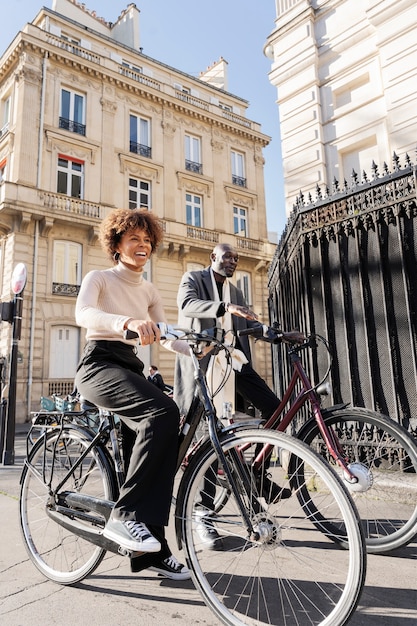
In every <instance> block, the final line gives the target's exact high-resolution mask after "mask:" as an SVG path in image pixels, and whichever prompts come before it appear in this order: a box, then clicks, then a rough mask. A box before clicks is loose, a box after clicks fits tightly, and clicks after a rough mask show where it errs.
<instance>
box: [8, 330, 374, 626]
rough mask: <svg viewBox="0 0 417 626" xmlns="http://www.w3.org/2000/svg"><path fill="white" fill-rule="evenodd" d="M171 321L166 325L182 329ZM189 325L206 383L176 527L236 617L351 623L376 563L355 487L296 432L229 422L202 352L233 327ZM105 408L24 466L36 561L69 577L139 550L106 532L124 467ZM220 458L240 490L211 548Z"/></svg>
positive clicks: (209, 591)
mask: <svg viewBox="0 0 417 626" xmlns="http://www.w3.org/2000/svg"><path fill="white" fill-rule="evenodd" d="M168 330H170V329H165V331H164V332H163V333H162V334H163V336H165V337H166V338H174V337H173V335H172V334H170V333H169V332H168ZM171 330H172V329H171ZM178 336H181V338H182V339H184V340H185V341H187V342H188V344H189V346H190V357H191V358H192V359H193V364H194V368H195V376H196V381H197V388H198V395H196V397H195V398H194V401H193V404H192V407H191V408H190V411H189V412H188V414H187V416H186V419H185V420H184V422H183V423H182V424H181V430H180V433H179V452H178V467H180V466H181V463H182V461H183V459H184V458H185V456H186V455H187V453H188V463H187V466H186V468H185V470H184V472H183V474H182V475H181V477H180V483H179V487H178V491H177V499H176V508H175V527H176V534H177V538H178V542H179V546H180V547H183V548H184V549H185V551H186V556H187V563H188V566H189V567H190V569H191V572H192V577H193V581H194V583H195V585H196V587H197V589H198V590H199V591H200V592H201V594H202V596H203V598H204V600H205V602H206V603H207V605H208V606H209V607H210V608H211V609H212V611H213V612H214V613H215V615H216V616H217V617H218V618H219V619H220V620H221V621H222V622H223V623H225V624H233V625H240V624H250V625H254V626H255V625H256V626H258V625H259V626H260V625H264V624H265V625H266V624H286V626H296V625H299V624H300V623H303V624H305V623H306V619H308V623H309V624H311V625H316V626H318V625H322V626H338V625H342V624H346V623H347V621H348V620H349V618H350V616H351V615H352V613H353V612H354V610H355V608H356V606H357V603H358V601H359V597H360V593H361V590H362V587H363V584H364V580H365V572H366V549H365V544H364V535H363V532H362V529H361V524H360V522H359V519H358V513H357V510H356V507H355V505H354V504H353V502H352V499H351V497H350V495H349V493H348V491H347V489H346V487H345V486H344V485H343V483H342V481H341V480H340V478H339V477H338V476H337V474H336V472H335V471H334V470H333V469H332V468H331V466H330V464H329V463H327V462H325V461H324V460H323V458H322V457H321V456H320V455H318V454H317V453H315V452H314V451H313V450H311V448H309V447H308V446H307V445H306V444H304V443H302V442H301V441H299V440H297V439H296V438H294V437H290V436H288V435H286V434H283V433H280V432H274V431H271V430H267V429H264V428H259V427H257V425H255V424H252V425H251V424H250V423H243V424H232V425H230V426H228V427H224V426H223V425H222V424H221V422H220V420H219V419H218V418H217V416H216V413H215V409H214V406H213V403H212V400H211V397H210V395H209V391H208V388H207V384H206V380H205V378H204V375H203V373H202V372H201V370H200V368H199V360H198V355H199V354H200V353H201V347H202V345H205V344H211V345H213V346H214V349H215V350H227V349H228V348H227V346H226V345H225V341H224V337H223V335H221V336H215V335H212V334H211V333H208V332H205V333H201V334H196V333H194V332H192V331H189V332H186V331H184V332H182V333H180V332H178V333H176V334H175V338H177V337H178ZM283 339H284V340H285V341H289V342H290V343H292V344H297V343H299V342H300V335H299V334H297V335H296V336H294V335H292V334H285V333H284V334H283ZM101 415H102V418H103V419H102V423H101V425H100V428H99V431H98V432H97V433H96V434H94V433H93V432H92V431H91V430H90V429H87V428H85V427H82V426H80V425H79V424H74V423H73V422H71V421H68V420H67V419H66V418H63V419H62V420H61V422H60V423H59V425H58V426H55V427H51V428H49V429H48V430H47V432H46V433H45V434H44V436H43V437H42V438H41V439H40V440H39V441H38V442H37V443H36V444H35V446H34V447H33V448H32V449H31V450H30V451H29V455H28V458H27V460H26V463H25V466H24V469H23V472H22V477H21V497H20V518H21V527H22V531H23V538H24V543H25V545H26V548H27V550H28V553H29V556H30V558H31V559H32V561H33V563H34V564H35V565H36V567H37V568H38V569H39V570H40V571H41V572H42V573H43V574H44V575H45V576H46V577H47V578H49V579H51V580H53V581H56V582H58V583H61V584H73V583H76V582H78V581H80V580H82V579H83V578H85V577H86V576H88V575H89V574H91V573H92V572H93V571H94V570H95V569H96V567H97V566H98V565H99V563H100V562H101V560H102V559H103V557H104V555H105V552H106V550H109V551H111V552H114V553H119V554H122V555H126V556H130V557H131V556H134V555H133V554H132V553H128V552H126V551H125V550H123V549H121V548H120V546H119V545H117V544H116V543H114V542H112V541H110V540H108V539H106V538H105V537H103V534H102V531H103V528H104V525H105V523H106V520H107V519H108V517H109V515H110V513H111V510H112V507H113V504H114V501H115V499H116V498H117V493H118V488H119V487H120V485H121V484H122V483H123V480H124V473H123V463H122V455H121V451H120V444H119V438H118V436H117V435H118V433H117V427H116V425H115V422H114V416H113V415H112V414H110V413H107V414H105V413H103V411H101ZM201 419H205V420H207V423H208V438H206V439H205V440H203V441H201V442H200V444H199V445H197V446H194V450H193V452H192V453H190V452H189V449H190V445H191V443H192V441H193V438H194V434H195V431H196V428H197V427H198V424H199V423H200V421H201ZM213 467H219V471H218V472H216V473H214V475H213V485H212V486H213V487H214V488H215V489H217V490H219V491H220V492H222V491H223V490H224V489H225V488H226V490H227V492H228V494H229V495H228V497H227V500H226V501H225V502H224V503H223V505H222V507H221V509H220V510H218V511H217V512H216V513H215V514H214V516H213V521H214V523H215V524H216V528H217V529H218V531H219V533H220V534H221V535H222V539H223V541H222V550H221V551H217V552H213V551H209V550H205V549H204V546H203V545H202V544H201V540H200V539H199V535H198V532H197V530H198V526H199V524H201V515H202V511H201V506H200V505H201V500H202V491H203V489H204V486H205V484H206V482H207V476H208V474H209V473H210V470H211V468H213ZM266 473H268V483H267V485H271V484H275V486H276V487H277V488H278V489H287V490H288V491H289V492H290V497H289V498H288V499H285V500H284V499H282V498H279V497H275V496H274V497H273V498H272V497H270V493H269V491H268V489H265V483H264V478H265V476H266ZM203 514H204V512H203ZM328 519H330V520H331V521H332V523H331V524H328V523H327V520H328ZM322 520H325V522H326V523H324V524H321V521H322ZM334 532H336V533H337V536H336V537H335V536H333V533H334ZM340 534H342V535H343V539H344V540H345V546H344V547H345V548H346V549H344V550H342V549H340V546H339V544H338V538H339V535H340ZM306 616H308V617H306Z"/></svg>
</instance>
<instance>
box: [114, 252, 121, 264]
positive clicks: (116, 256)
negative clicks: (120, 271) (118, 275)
mask: <svg viewBox="0 0 417 626" xmlns="http://www.w3.org/2000/svg"><path fill="white" fill-rule="evenodd" d="M113 259H114V260H115V262H116V263H117V261H118V260H119V259H120V252H115V253H114V254H113Z"/></svg>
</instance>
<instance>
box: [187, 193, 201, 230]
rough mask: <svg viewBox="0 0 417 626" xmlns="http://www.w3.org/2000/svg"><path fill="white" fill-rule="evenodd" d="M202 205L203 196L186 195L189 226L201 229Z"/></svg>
mask: <svg viewBox="0 0 417 626" xmlns="http://www.w3.org/2000/svg"><path fill="white" fill-rule="evenodd" d="M202 204H203V199H202V198H201V196H195V195H194V194H191V193H187V194H185V208H186V221H187V224H188V225H189V226H198V227H199V228H201V227H202V226H203V223H202V217H203V216H202Z"/></svg>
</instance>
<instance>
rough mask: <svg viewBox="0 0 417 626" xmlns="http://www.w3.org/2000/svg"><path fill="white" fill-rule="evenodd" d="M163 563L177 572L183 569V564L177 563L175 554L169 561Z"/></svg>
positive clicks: (165, 560)
mask: <svg viewBox="0 0 417 626" xmlns="http://www.w3.org/2000/svg"><path fill="white" fill-rule="evenodd" d="M163 563H165V565H166V566H167V567H170V568H171V569H173V570H176V571H178V570H181V569H182V565H181V563H179V562H178V561H177V559H176V558H175V556H174V555H173V554H171V556H169V557H168V558H167V559H164V560H163Z"/></svg>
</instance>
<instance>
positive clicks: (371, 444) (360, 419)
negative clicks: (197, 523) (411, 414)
mask: <svg viewBox="0 0 417 626" xmlns="http://www.w3.org/2000/svg"><path fill="white" fill-rule="evenodd" d="M323 417H324V421H325V423H326V424H327V426H329V427H332V428H334V429H335V432H336V434H337V436H338V439H339V441H340V443H341V445H342V449H343V454H344V456H345V457H346V458H347V459H348V460H349V463H350V464H351V467H352V471H353V473H355V475H357V477H358V480H359V483H358V484H357V485H349V483H347V482H346V481H344V483H345V485H346V487H347V488H348V490H349V491H350V493H351V496H352V498H353V500H354V501H355V504H356V507H357V509H358V512H359V515H360V517H361V520H362V526H363V530H364V534H365V541H366V546H367V550H368V552H370V553H375V554H382V553H385V552H389V551H391V550H394V549H396V548H399V547H401V546H404V545H407V544H408V543H409V542H410V541H411V540H412V539H413V537H414V536H415V534H416V533H417V444H416V442H415V441H414V440H413V438H412V437H411V435H410V434H409V433H408V432H407V431H406V430H405V428H403V427H402V426H400V425H399V424H397V423H396V422H394V421H393V420H392V419H390V418H389V417H386V416H383V415H381V414H379V413H376V412H374V411H370V410H368V409H362V408H357V407H354V408H347V409H334V410H333V409H327V410H326V411H324V412H323ZM297 437H298V438H299V439H301V440H302V441H304V442H305V443H307V444H308V445H309V446H310V447H311V448H313V449H314V450H316V451H317V452H319V453H320V454H322V455H323V456H324V457H325V458H326V459H327V460H328V461H329V462H330V463H332V464H333V466H335V464H334V461H333V459H332V458H331V457H330V455H329V452H328V450H327V447H326V445H325V443H324V441H323V438H322V436H321V434H320V432H319V429H318V426H317V424H316V422H315V420H314V419H311V420H309V421H308V422H307V423H306V424H305V425H304V426H303V427H302V428H301V430H300V432H299V433H298V434H297ZM336 471H337V472H338V473H339V474H340V476H342V470H341V469H340V468H339V467H337V468H336ZM323 521H324V520H322V521H321V523H323ZM326 527H327V528H329V527H333V528H330V531H331V532H332V533H333V536H337V533H336V529H335V528H334V524H333V521H332V520H330V521H327V522H326ZM339 536H340V541H341V543H343V542H344V540H343V532H342V530H341V529H339Z"/></svg>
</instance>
